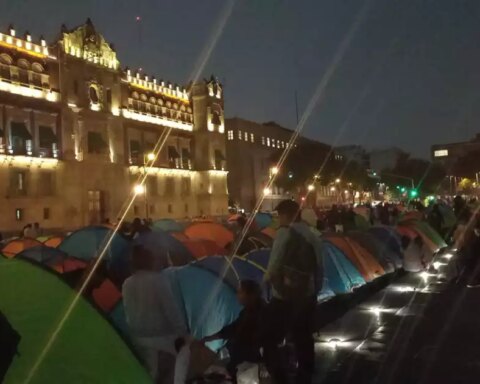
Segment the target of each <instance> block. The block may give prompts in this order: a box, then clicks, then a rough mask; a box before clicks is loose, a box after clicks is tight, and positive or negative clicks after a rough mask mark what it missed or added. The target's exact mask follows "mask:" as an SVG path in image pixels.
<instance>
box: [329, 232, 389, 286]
mask: <svg viewBox="0 0 480 384" xmlns="http://www.w3.org/2000/svg"><path fill="white" fill-rule="evenodd" d="M325 237H326V239H327V240H328V241H330V242H331V243H332V244H333V245H335V246H336V247H337V248H339V249H340V250H341V251H342V252H343V253H344V254H345V255H346V256H347V257H348V258H349V259H350V261H351V262H352V263H353V264H354V265H355V267H356V268H357V270H358V271H359V272H360V273H361V274H362V276H363V278H364V279H365V281H372V280H373V279H375V278H377V277H379V276H381V275H384V274H385V270H384V269H383V267H382V266H381V265H380V264H379V262H378V261H377V260H376V259H375V257H374V256H372V254H371V253H370V252H368V251H367V250H366V249H365V248H363V247H362V246H361V245H359V244H358V243H357V242H356V241H354V240H352V239H351V238H350V237H348V236H345V235H339V234H328V235H326V236H325Z"/></svg>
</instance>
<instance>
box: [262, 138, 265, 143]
mask: <svg viewBox="0 0 480 384" xmlns="http://www.w3.org/2000/svg"><path fill="white" fill-rule="evenodd" d="M262 145H265V136H262Z"/></svg>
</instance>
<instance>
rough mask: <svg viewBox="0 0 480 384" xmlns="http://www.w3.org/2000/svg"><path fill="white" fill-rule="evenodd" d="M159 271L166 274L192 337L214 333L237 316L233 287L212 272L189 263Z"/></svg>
mask: <svg viewBox="0 0 480 384" xmlns="http://www.w3.org/2000/svg"><path fill="white" fill-rule="evenodd" d="M209 259H210V258H206V259H205V260H209ZM162 273H164V274H166V275H167V276H168V277H169V279H170V283H171V287H172V290H173V293H174V295H175V298H176V300H177V305H178V306H179V308H182V310H183V312H184V316H185V319H186V324H187V325H188V328H189V331H190V333H191V334H192V336H194V337H195V338H196V339H201V338H203V337H205V336H208V335H212V334H214V333H216V332H218V331H219V330H220V329H222V328H223V327H224V326H225V325H227V324H230V323H231V322H232V321H233V320H235V319H236V318H237V317H238V314H239V312H240V310H241V307H240V305H239V304H238V300H237V298H236V292H235V290H234V289H233V288H232V287H231V286H230V285H229V284H227V283H225V281H224V280H223V279H221V278H220V277H218V275H217V274H216V273H215V272H212V271H210V270H208V269H206V268H203V267H200V266H197V265H196V263H192V264H189V265H186V266H184V267H174V268H168V269H166V270H164V271H163V272H162ZM213 347H214V348H218V347H220V344H219V343H217V345H214V346H213Z"/></svg>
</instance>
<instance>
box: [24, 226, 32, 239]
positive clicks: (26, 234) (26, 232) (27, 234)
mask: <svg viewBox="0 0 480 384" xmlns="http://www.w3.org/2000/svg"><path fill="white" fill-rule="evenodd" d="M23 237H29V238H32V239H33V238H34V232H33V228H32V224H27V225H25V227H23Z"/></svg>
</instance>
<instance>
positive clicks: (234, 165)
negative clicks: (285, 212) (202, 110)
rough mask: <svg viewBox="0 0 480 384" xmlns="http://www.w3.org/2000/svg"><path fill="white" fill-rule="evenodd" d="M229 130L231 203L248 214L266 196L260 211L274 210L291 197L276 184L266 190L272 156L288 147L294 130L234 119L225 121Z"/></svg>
mask: <svg viewBox="0 0 480 384" xmlns="http://www.w3.org/2000/svg"><path fill="white" fill-rule="evenodd" d="M225 126H226V131H227V137H226V138H227V144H226V149H227V150H226V153H227V165H228V167H229V175H228V190H229V194H230V200H231V203H234V204H236V205H238V206H239V207H240V208H242V209H245V210H246V211H251V210H252V209H253V208H255V204H256V203H257V201H258V199H259V198H260V197H261V196H262V195H263V194H264V193H265V192H269V193H266V194H265V199H264V202H263V206H262V207H261V209H263V210H268V211H269V210H272V208H274V207H275V205H276V203H278V202H280V201H281V200H282V199H285V198H287V197H288V196H287V195H286V194H285V193H284V191H283V190H282V189H281V188H278V187H277V186H276V185H274V186H273V187H272V188H271V191H265V188H266V186H267V183H268V180H269V178H270V172H271V171H272V167H274V165H275V164H274V163H273V161H272V157H274V155H275V154H276V153H278V152H279V151H283V150H285V149H286V148H288V145H289V141H290V138H291V136H292V133H293V131H291V130H289V129H287V128H284V127H282V126H280V125H278V124H276V123H274V122H269V123H264V124H261V123H256V122H253V121H249V120H245V119H241V118H237V117H235V118H231V119H226V120H225Z"/></svg>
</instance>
